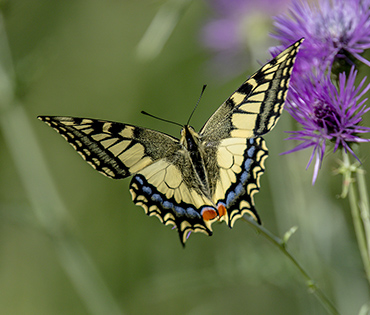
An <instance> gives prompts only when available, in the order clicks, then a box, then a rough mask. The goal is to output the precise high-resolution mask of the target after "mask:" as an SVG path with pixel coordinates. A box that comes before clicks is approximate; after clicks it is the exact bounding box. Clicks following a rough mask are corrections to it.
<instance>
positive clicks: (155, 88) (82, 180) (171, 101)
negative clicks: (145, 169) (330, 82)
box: [0, 0, 370, 314]
mask: <svg viewBox="0 0 370 315" xmlns="http://www.w3.org/2000/svg"><path fill="white" fill-rule="evenodd" d="M282 2H284V4H285V3H286V2H287V1H282ZM0 5H1V9H2V20H1V23H2V24H1V34H0V36H1V44H0V59H1V65H2V71H1V76H0V79H1V80H0V85H1V88H0V92H1V95H2V96H1V99H0V103H1V108H0V109H1V120H0V124H1V132H0V314H225V313H227V314H325V313H326V312H325V309H324V308H323V306H322V305H321V304H320V303H319V302H318V300H317V299H316V298H315V297H314V295H313V294H312V293H311V292H310V290H309V289H308V288H307V286H306V283H305V281H304V279H303V278H302V276H301V274H300V273H299V272H298V271H297V269H296V268H295V267H294V266H293V265H292V264H291V262H290V261H289V260H287V258H286V257H285V256H284V255H283V254H282V253H281V252H280V251H279V250H278V249H277V248H276V247H274V246H273V245H272V244H271V243H269V242H268V241H267V240H266V239H265V238H264V237H263V236H262V235H260V234H258V233H257V232H256V231H255V230H254V229H253V228H251V227H250V226H249V225H248V224H246V223H245V222H243V221H242V220H240V221H238V222H237V223H236V224H235V227H234V228H233V229H232V230H230V229H228V228H227V227H226V225H224V224H214V225H213V226H214V235H213V236H212V237H207V236H205V235H198V234H192V235H191V237H190V239H189V240H188V242H187V246H186V248H185V249H183V248H182V246H181V245H180V242H179V239H178V235H177V232H176V231H173V230H171V228H170V227H165V226H163V225H161V224H160V223H159V221H158V220H157V219H156V218H153V217H150V218H149V217H147V216H145V215H144V212H143V209H142V208H140V207H136V206H135V205H134V204H133V203H132V201H131V196H130V194H129V191H128V186H129V181H130V180H129V179H125V180H121V181H114V180H111V179H108V178H105V177H104V176H101V175H100V174H99V173H97V172H95V171H94V170H93V169H92V168H91V167H90V166H89V165H88V164H86V163H85V162H84V161H83V160H82V159H81V158H80V157H79V155H78V154H77V153H76V152H75V151H74V150H73V149H72V148H71V147H70V146H69V145H68V144H67V143H66V142H65V141H64V139H63V138H62V137H60V136H59V135H57V134H56V133H55V132H54V131H53V130H52V129H50V128H49V127H47V126H46V125H45V124H43V123H42V122H40V121H38V120H37V119H36V116H37V115H66V116H76V117H90V118H100V119H107V120H115V121H121V122H128V123H131V124H136V125H140V126H146V127H150V128H154V129H157V130H161V131H163V132H166V133H169V134H171V135H174V136H178V135H179V132H180V130H179V128H178V127H176V126H174V125H169V124H166V123H163V122H160V121H157V120H154V119H151V118H149V117H146V116H143V115H141V114H140V111H141V110H145V111H148V112H150V113H152V114H155V115H159V116H161V117H163V118H167V119H171V120H173V121H177V122H180V123H185V122H186V120H187V117H188V116H189V114H190V112H191V111H192V109H193V107H194V105H195V103H196V101H197V98H198V96H199V93H200V91H201V87H202V85H203V84H205V83H206V84H208V87H207V89H206V92H205V94H204V96H203V98H202V100H201V103H200V106H199V108H198V109H197V111H196V114H195V115H194V117H193V118H192V122H191V124H192V125H193V126H194V127H195V129H197V130H199V128H200V127H201V126H202V125H203V123H204V122H205V121H206V119H207V118H208V117H209V116H210V115H211V114H212V113H213V111H215V109H216V108H217V107H218V106H219V105H220V104H221V103H222V102H223V101H224V100H225V99H226V98H227V97H228V96H229V95H230V94H231V93H232V92H233V91H234V90H235V89H236V88H237V87H238V86H239V85H240V84H241V83H242V82H243V80H244V79H245V78H246V76H247V75H250V74H252V73H253V71H255V70H256V69H257V68H258V66H259V63H258V60H259V61H261V62H265V61H266V60H267V59H269V55H268V47H269V46H272V45H274V44H275V43H274V41H273V40H271V39H270V37H269V32H271V30H272V22H271V19H270V16H269V15H268V13H266V15H263V14H261V12H260V11H259V16H261V18H259V19H255V20H247V23H246V24H245V37H246V39H245V56H246V58H245V60H243V58H241V59H234V61H235V60H240V67H237V66H236V67H235V65H230V66H228V64H227V59H226V60H224V59H223V58H215V55H214V52H213V51H212V50H210V49H209V47H208V46H207V45H204V38H203V37H202V34H204V26H205V24H206V23H207V21H209V20H210V19H212V18H213V17H214V14H215V12H214V11H213V10H212V6H211V5H210V4H209V2H205V1H186V0H182V1H175V0H173V1H169V2H164V1H152V0H141V1H134V0H131V1H128V0H127V1H117V0H107V1H87V0H74V1H48V0H32V1H29V0H17V1H0ZM282 9H283V6H282ZM158 12H162V13H161V14H160V15H159V17H158V15H157V14H158ZM156 16H157V18H159V20H158V21H159V24H158V25H163V27H164V30H162V32H160V31H158V32H155V33H154V34H149V35H150V36H148V37H146V39H145V36H144V34H145V33H146V32H147V30H148V28H149V27H150V25H153V24H151V23H152V21H153V19H154V18H155V17H156ZM171 30H172V31H171ZM166 32H168V35H169V36H168V37H166ZM143 38H144V41H143ZM161 42H163V44H164V45H163V47H162V49H160V48H161V47H160V46H161V45H159V49H157V48H158V47H157V44H158V43H161ZM9 52H10V54H11V55H9ZM257 53H258V56H256V54H257ZM223 61H225V63H224V64H220V63H222V62H223ZM230 67H233V69H236V70H237V71H234V72H233V71H229V72H228V71H226V70H225V72H224V73H225V75H223V71H222V69H230ZM368 72H369V71H368V69H366V68H365V67H363V68H362V69H361V74H363V75H364V74H366V73H368ZM369 123H370V119H369V114H368V115H367V116H366V117H365V121H364V124H365V125H367V126H369ZM292 129H294V122H293V121H292V120H291V118H290V117H289V115H288V114H287V113H284V115H283V117H282V119H281V120H280V122H279V124H278V126H277V127H276V128H275V129H274V131H273V132H271V134H268V135H267V136H266V137H265V138H266V140H267V144H268V147H269V151H270V157H269V158H268V160H267V163H266V168H267V169H266V173H265V174H264V175H263V177H262V188H261V191H260V193H259V194H258V195H256V198H255V199H256V200H255V201H256V205H257V209H258V211H259V213H260V216H261V218H262V220H263V222H264V226H265V227H266V228H267V229H269V230H270V231H272V232H273V233H275V234H277V235H279V236H283V235H284V233H285V232H286V231H287V230H289V229H290V228H291V227H293V226H297V227H298V230H297V232H296V233H295V234H294V235H293V236H292V237H291V239H290V240H289V243H288V246H289V248H290V250H291V252H292V253H293V255H294V256H295V257H296V258H297V260H298V261H299V262H300V263H301V264H302V265H303V266H304V267H305V268H306V270H307V271H308V272H309V273H310V275H311V276H312V278H313V279H315V280H316V282H317V284H318V286H319V287H320V288H321V289H322V290H323V291H324V292H325V293H326V294H327V296H328V297H329V298H330V299H331V300H332V301H333V302H334V303H335V304H336V306H337V307H338V308H339V310H340V311H341V312H342V313H343V314H357V313H358V312H359V311H360V308H361V307H362V306H363V305H364V303H366V301H368V297H369V290H368V286H367V283H366V280H365V275H364V271H363V267H362V263H361V260H360V254H359V251H358V248H357V244H356V239H355V235H354V231H353V227H352V220H351V215H350V210H349V206H348V200H342V199H340V198H338V195H339V194H340V192H341V181H342V179H341V177H340V176H338V175H336V176H335V175H333V170H334V169H335V168H336V167H337V166H338V163H337V162H338V159H339V158H340V155H336V154H329V155H328V156H327V157H325V160H324V164H323V167H322V170H321V171H320V174H319V178H318V180H317V183H316V184H315V186H312V185H311V178H312V169H311V168H310V169H309V170H307V171H306V170H305V167H306V163H307V161H308V159H309V156H310V152H298V153H294V154H291V155H280V153H282V152H284V151H286V150H288V149H291V148H292V147H293V146H294V143H289V142H287V141H284V138H285V137H286V134H284V131H287V130H292ZM369 152H370V146H369V145H368V144H363V145H362V146H361V154H360V157H361V159H362V161H363V166H364V169H365V170H367V169H369V166H370V161H369V159H368V155H369ZM368 185H369V186H370V183H369V182H368Z"/></svg>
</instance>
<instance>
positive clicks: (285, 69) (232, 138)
mask: <svg viewBox="0 0 370 315" xmlns="http://www.w3.org/2000/svg"><path fill="white" fill-rule="evenodd" d="M302 41H303V39H301V40H299V41H297V42H296V43H294V44H293V45H291V46H290V47H288V48H287V49H286V50H285V51H283V52H282V53H281V54H280V55H278V56H277V57H275V58H274V59H273V60H272V61H270V62H269V63H267V64H266V65H264V66H263V67H262V68H261V69H260V70H258V71H257V72H256V73H255V74H253V75H252V76H251V77H250V78H249V79H248V80H246V81H245V82H244V83H243V84H242V85H241V86H240V87H239V88H238V89H237V90H236V91H235V92H234V93H233V94H232V95H231V96H230V97H229V98H228V99H227V100H226V101H225V102H224V103H223V104H222V105H221V106H220V107H219V108H218V110H217V111H216V112H215V113H214V114H213V115H212V116H211V117H210V119H209V120H208V121H207V122H206V124H205V125H204V126H203V128H202V129H201V131H200V136H201V137H202V141H203V146H204V150H205V154H204V155H205V157H206V162H205V164H206V165H207V169H208V178H209V179H210V188H211V192H212V196H213V202H214V203H215V204H216V205H217V207H220V206H222V205H223V206H225V208H226V210H227V214H226V215H224V216H223V217H222V218H221V219H222V220H225V221H226V222H227V224H228V225H229V226H230V227H232V226H233V224H234V223H235V221H236V220H237V219H238V218H240V217H241V216H242V215H244V214H245V213H249V214H251V215H252V216H253V217H254V218H255V219H256V220H257V221H258V222H259V221H260V220H259V217H258V215H257V212H256V210H255V208H254V201H253V195H254V194H255V193H256V192H258V191H259V188H260V183H259V181H260V177H261V175H262V174H263V172H264V161H265V160H266V158H267V156H268V151H267V147H266V145H265V142H264V140H263V139H262V138H261V137H260V136H261V135H264V134H265V133H267V132H269V131H270V130H271V129H272V128H273V127H274V126H275V124H276V122H277V121H278V119H279V117H280V115H281V113H282V110H283V106H284V103H285V99H286V96H287V92H288V88H289V80H290V76H291V73H292V70H293V65H294V61H295V58H296V55H297V52H298V49H299V46H300V44H301V43H302Z"/></svg>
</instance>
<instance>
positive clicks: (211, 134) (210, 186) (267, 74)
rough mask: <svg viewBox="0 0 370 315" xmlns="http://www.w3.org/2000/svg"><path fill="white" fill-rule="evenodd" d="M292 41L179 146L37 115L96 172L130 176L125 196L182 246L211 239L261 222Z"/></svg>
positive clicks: (144, 133) (115, 126)
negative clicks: (224, 229) (220, 229)
mask: <svg viewBox="0 0 370 315" xmlns="http://www.w3.org/2000/svg"><path fill="white" fill-rule="evenodd" d="M302 41H303V39H301V40H299V41H297V42H296V43H294V44H293V45H291V46H290V47H288V48H287V49H286V50H284V51H283V52H282V53H280V54H279V55H278V56H277V57H275V58H274V59H272V60H271V61H270V62H269V63H267V64H266V65H264V66H263V67H262V68H261V69H260V70H258V71H257V72H256V73H255V74H253V75H252V76H251V77H250V78H248V79H247V80H246V81H245V82H244V83H243V84H242V85H241V86H240V87H239V88H238V89H237V90H236V91H235V92H234V93H233V94H232V95H231V96H230V97H229V98H228V99H227V100H226V101H225V102H224V103H223V104H222V105H221V106H220V107H219V108H218V109H217V110H216V112H215V113H214V114H213V115H212V116H211V117H210V118H209V119H208V121H207V122H206V123H205V125H204V126H203V127H202V129H201V130H200V132H199V133H198V132H196V131H195V130H194V129H193V128H192V127H190V126H189V125H185V126H184V127H183V128H182V130H181V136H180V139H177V138H174V137H172V136H169V135H167V134H164V133H161V132H158V131H155V130H151V129H147V128H143V127H138V126H133V125H128V124H123V123H117V122H111V121H104V120H97V119H88V118H73V117H55V116H39V117H38V118H39V119H40V120H42V121H44V122H45V123H46V124H48V125H49V126H50V127H52V128H54V129H55V130H56V131H57V132H58V133H60V134H61V135H62V136H63V137H64V138H65V139H66V140H67V141H68V142H69V143H70V144H71V145H72V146H73V147H74V148H75V150H76V151H77V152H78V153H79V154H80V155H81V156H82V157H83V158H84V159H85V160H86V161H87V162H88V163H89V164H90V165H91V166H92V167H93V168H95V169H96V170H97V171H99V172H100V173H102V174H104V175H106V176H108V177H111V178H114V179H121V178H125V177H128V176H130V175H133V178H132V180H131V184H130V192H131V195H132V199H133V201H134V203H135V204H137V205H140V206H142V207H143V208H144V210H145V212H146V214H147V215H149V216H153V215H154V216H157V217H158V218H159V220H160V221H161V222H162V223H164V224H166V225H168V224H170V225H173V226H174V227H175V228H176V229H177V231H178V233H179V235H180V241H181V243H182V244H183V245H184V244H185V242H186V240H187V237H188V235H189V233H190V232H202V233H205V234H208V235H212V227H211V225H212V223H213V222H215V221H225V222H226V224H227V225H228V226H229V227H232V226H233V225H234V223H235V221H236V220H237V219H238V218H240V217H242V216H243V215H244V214H249V215H251V216H252V217H253V218H254V219H255V220H256V221H257V222H258V223H260V218H259V216H258V214H257V211H256V209H255V207H254V201H253V196H254V194H255V193H256V192H258V191H259V188H260V177H261V175H262V174H263V172H264V163H265V160H266V158H267V147H266V144H265V141H264V139H263V138H262V137H261V136H263V135H264V134H265V133H267V132H269V131H270V130H271V129H272V128H274V126H275V124H276V123H277V121H278V119H279V117H280V115H281V113H282V110H283V106H284V102H285V99H286V96H287V92H288V87H289V80H290V76H291V73H292V70H293V65H294V61H295V58H296V55H297V52H298V49H299V46H300V44H301V43H302Z"/></svg>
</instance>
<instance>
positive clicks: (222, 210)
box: [217, 204, 227, 217]
mask: <svg viewBox="0 0 370 315" xmlns="http://www.w3.org/2000/svg"><path fill="white" fill-rule="evenodd" d="M217 210H218V214H219V216H220V217H223V216H224V215H226V213H227V212H226V208H225V206H224V205H223V204H219V205H218V206H217Z"/></svg>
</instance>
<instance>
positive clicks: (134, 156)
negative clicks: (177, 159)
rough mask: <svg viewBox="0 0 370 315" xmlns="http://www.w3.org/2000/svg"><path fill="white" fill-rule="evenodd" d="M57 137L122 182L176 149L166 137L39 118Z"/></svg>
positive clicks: (115, 126)
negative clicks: (61, 137) (57, 134)
mask: <svg viewBox="0 0 370 315" xmlns="http://www.w3.org/2000/svg"><path fill="white" fill-rule="evenodd" d="M39 119H40V120H42V121H44V122H45V123H47V124H48V125H49V126H50V127H52V128H54V129H55V130H56V131H57V132H58V133H60V134H61V135H62V136H63V137H64V138H65V139H66V140H67V141H68V142H69V143H70V144H71V145H72V146H73V147H74V149H75V150H76V151H77V152H78V153H79V154H80V155H81V156H82V157H83V158H84V159H85V160H86V161H87V162H88V163H89V164H90V165H91V166H92V167H93V168H95V169H96V170H97V171H99V172H100V173H102V174H104V175H106V176H108V177H111V178H114V179H121V178H125V177H127V176H130V175H131V174H135V173H137V172H138V171H140V170H142V169H143V168H145V167H147V166H149V165H150V164H152V163H153V162H154V161H156V160H158V159H160V158H162V157H164V156H165V155H166V154H167V155H171V154H172V153H173V152H174V151H176V150H177V149H178V148H179V144H178V140H177V139H175V138H172V137H170V136H168V135H166V134H163V133H160V132H157V131H154V130H150V129H146V128H141V127H136V126H132V125H127V124H121V123H116V122H111V121H103V120H97V119H87V118H72V117H53V116H39Z"/></svg>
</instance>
